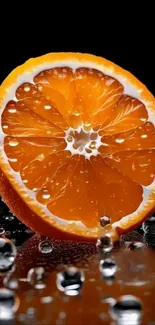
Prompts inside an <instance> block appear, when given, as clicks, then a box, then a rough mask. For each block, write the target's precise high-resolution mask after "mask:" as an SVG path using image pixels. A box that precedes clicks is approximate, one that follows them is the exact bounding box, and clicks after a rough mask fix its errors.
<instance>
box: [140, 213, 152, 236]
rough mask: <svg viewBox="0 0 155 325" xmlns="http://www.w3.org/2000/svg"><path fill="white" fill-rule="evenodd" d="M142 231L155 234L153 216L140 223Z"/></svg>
mask: <svg viewBox="0 0 155 325" xmlns="http://www.w3.org/2000/svg"><path fill="white" fill-rule="evenodd" d="M142 229H143V231H144V232H145V234H146V233H148V234H150V235H152V234H155V216H152V217H151V218H149V219H148V220H146V221H144V222H143V224H142Z"/></svg>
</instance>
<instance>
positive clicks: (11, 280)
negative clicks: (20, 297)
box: [3, 273, 19, 290]
mask: <svg viewBox="0 0 155 325" xmlns="http://www.w3.org/2000/svg"><path fill="white" fill-rule="evenodd" d="M3 284H4V286H5V287H6V288H8V289H10V290H17V289H18V287H19V281H18V279H17V278H16V277H15V275H14V274H13V273H10V274H9V275H7V276H6V277H5V278H4V280H3Z"/></svg>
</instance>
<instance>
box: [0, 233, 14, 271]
mask: <svg viewBox="0 0 155 325" xmlns="http://www.w3.org/2000/svg"><path fill="white" fill-rule="evenodd" d="M16 253H17V251H16V247H15V245H14V244H13V243H12V242H11V240H9V239H7V238H0V272H7V271H8V270H10V269H11V267H12V266H13V263H14V261H15V257H16Z"/></svg>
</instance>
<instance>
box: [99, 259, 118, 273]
mask: <svg viewBox="0 0 155 325" xmlns="http://www.w3.org/2000/svg"><path fill="white" fill-rule="evenodd" d="M99 269H100V272H101V273H102V275H103V276H104V277H113V276H114V275H115V274H116V272H117V264H116V262H115V261H114V260H113V259H112V258H106V259H104V260H101V261H100V266H99Z"/></svg>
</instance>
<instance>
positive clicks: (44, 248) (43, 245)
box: [38, 240, 53, 254]
mask: <svg viewBox="0 0 155 325" xmlns="http://www.w3.org/2000/svg"><path fill="white" fill-rule="evenodd" d="M38 248H39V251H40V252H41V253H42V254H50V253H51V252H52V250H53V244H52V243H51V241H50V240H43V241H41V242H40V243H39V246H38Z"/></svg>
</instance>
